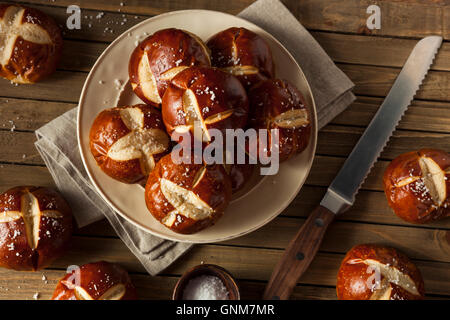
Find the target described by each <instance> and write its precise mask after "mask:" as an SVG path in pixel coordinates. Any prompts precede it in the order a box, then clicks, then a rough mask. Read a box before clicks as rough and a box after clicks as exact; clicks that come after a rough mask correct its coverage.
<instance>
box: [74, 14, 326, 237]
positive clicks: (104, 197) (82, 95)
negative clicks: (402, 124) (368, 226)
mask: <svg viewBox="0 0 450 320" xmlns="http://www.w3.org/2000/svg"><path fill="white" fill-rule="evenodd" d="M195 12H202V13H208V12H209V13H214V14H220V15H224V16H230V17H233V18H234V19H238V20H242V21H245V23H248V24H251V25H253V26H254V27H256V28H257V29H259V30H262V31H263V32H264V33H265V36H268V37H269V38H270V39H271V40H272V41H274V42H275V43H276V44H277V45H279V46H280V47H281V48H282V49H283V50H284V51H285V53H286V54H287V55H288V56H289V57H290V58H291V59H292V61H293V62H294V63H295V64H296V65H297V67H298V69H299V70H300V73H301V74H300V75H301V77H302V78H303V79H304V81H305V84H306V87H307V89H308V91H309V94H310V96H311V102H312V106H310V108H311V109H312V111H313V113H314V125H313V131H314V132H313V134H312V136H311V137H310V139H311V140H312V141H313V146H312V151H311V152H312V157H311V159H310V160H309V163H308V165H307V172H306V174H305V176H304V179H303V181H301V183H299V186H298V188H297V190H295V192H293V193H292V196H291V197H290V198H289V199H288V200H287V201H286V202H285V203H286V205H285V206H281V207H280V208H279V209H278V210H277V211H276V212H274V213H273V214H272V215H271V216H270V217H269V218H267V219H265V220H263V221H261V223H259V224H257V225H255V226H254V227H253V228H250V229H248V230H246V231H243V232H241V233H238V234H233V235H230V236H227V237H221V238H217V239H214V240H195V239H189V238H186V239H176V238H171V237H170V236H167V235H165V234H160V233H158V232H155V231H154V230H151V229H149V228H147V227H145V226H144V225H142V224H141V223H140V222H138V221H136V220H135V219H133V218H132V217H130V216H129V215H127V214H125V213H123V212H121V210H119V209H118V208H117V207H116V206H115V205H114V204H113V203H112V201H111V200H110V199H109V198H108V196H107V195H106V194H104V192H103V191H102V190H101V189H100V188H99V186H98V185H97V181H96V179H95V178H94V175H93V174H92V172H91V171H90V168H89V166H88V164H87V161H86V154H85V153H84V152H83V148H82V142H81V129H80V126H81V124H80V118H81V116H82V115H81V114H82V108H81V105H82V104H83V102H84V99H85V91H86V90H87V87H88V84H89V83H90V82H91V80H92V79H91V78H92V75H93V73H94V72H95V70H96V69H97V66H98V65H99V64H100V63H101V62H102V61H103V59H104V57H105V55H106V54H107V53H108V51H109V50H110V49H111V48H112V47H113V46H115V45H116V43H118V42H119V41H122V39H123V38H124V37H126V35H127V34H128V33H129V32H133V31H134V30H135V29H137V28H139V27H140V26H142V25H144V24H147V23H150V22H152V21H154V20H157V19H161V18H165V17H167V16H170V15H175V14H181V15H183V14H189V13H195ZM127 81H128V80H127ZM77 107H78V110H77V141H78V149H79V151H80V156H81V161H82V163H83V166H84V169H85V170H86V173H87V175H88V177H89V180H90V182H91V183H92V185H93V186H94V188H95V191H96V192H97V193H98V194H99V195H100V197H101V198H102V200H103V201H105V202H106V203H107V204H108V206H109V207H111V208H112V209H113V210H114V212H115V213H117V214H119V215H120V216H121V217H122V218H124V219H125V220H126V221H128V222H130V223H131V224H133V225H134V226H136V227H138V228H139V229H141V230H143V231H145V232H148V233H150V234H152V235H154V236H156V237H159V238H162V239H166V240H170V241H176V242H183V243H192V244H195V243H198V244H201V243H216V242H222V241H226V240H231V239H235V238H238V237H241V236H243V235H246V234H249V233H251V232H253V231H256V230H258V229H260V228H262V227H263V226H265V225H266V224H268V223H269V222H270V221H272V220H273V219H275V218H276V217H278V216H279V215H280V213H281V212H282V211H283V210H284V209H286V208H287V207H288V206H289V205H290V204H291V203H292V201H293V200H294V199H295V197H297V195H298V193H299V192H300V190H301V189H302V187H303V186H304V184H305V181H306V179H307V178H308V176H309V174H310V172H311V168H312V164H313V161H314V159H315V154H316V149H317V138H318V131H319V129H318V119H317V108H316V102H315V99H314V95H313V92H312V90H311V86H310V84H309V82H308V79H307V78H306V76H305V73H304V72H303V69H302V68H301V67H300V65H299V64H298V62H297V60H296V59H295V58H294V57H293V56H292V54H291V53H290V52H289V50H287V49H286V47H285V46H284V45H283V44H282V43H281V42H280V41H278V39H277V38H275V37H274V36H273V35H272V34H271V33H270V32H268V31H266V30H265V29H264V28H262V27H260V26H258V25H257V24H255V23H253V22H251V21H249V20H246V19H244V18H241V17H239V16H237V15H233V14H230V13H225V12H221V11H215V10H206V9H187V10H175V11H170V12H166V13H162V14H159V15H156V16H154V17H150V18H148V19H145V20H144V21H141V22H140V23H138V24H136V25H134V26H132V27H130V28H129V29H127V30H125V31H124V32H123V33H122V34H120V35H119V36H118V37H117V38H116V39H114V40H113V41H112V42H111V43H110V44H109V45H108V46H107V47H106V49H105V50H104V51H103V52H102V53H101V54H100V56H99V57H98V58H97V60H96V61H95V63H94V65H93V66H92V68H91V70H90V71H89V74H88V76H87V77H86V80H85V82H84V84H83V88H82V90H81V93H80V98H79V101H78V106H77ZM149 214H150V213H149ZM105 217H106V216H105Z"/></svg>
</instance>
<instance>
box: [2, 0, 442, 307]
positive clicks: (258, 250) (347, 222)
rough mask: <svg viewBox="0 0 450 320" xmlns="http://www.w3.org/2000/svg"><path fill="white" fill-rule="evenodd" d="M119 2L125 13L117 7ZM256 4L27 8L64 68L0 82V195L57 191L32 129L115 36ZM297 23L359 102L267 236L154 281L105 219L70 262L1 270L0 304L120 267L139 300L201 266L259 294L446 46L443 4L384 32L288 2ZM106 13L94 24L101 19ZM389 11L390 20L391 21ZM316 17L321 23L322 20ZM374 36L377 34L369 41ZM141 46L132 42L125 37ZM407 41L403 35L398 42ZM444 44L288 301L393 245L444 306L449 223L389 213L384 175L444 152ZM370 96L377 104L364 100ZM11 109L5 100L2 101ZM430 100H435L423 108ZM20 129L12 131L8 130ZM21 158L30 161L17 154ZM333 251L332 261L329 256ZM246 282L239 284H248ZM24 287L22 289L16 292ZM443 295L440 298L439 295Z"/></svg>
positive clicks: (402, 2) (194, 257) (356, 8)
mask: <svg viewBox="0 0 450 320" xmlns="http://www.w3.org/2000/svg"><path fill="white" fill-rule="evenodd" d="M121 2H123V3H124V4H125V5H124V6H121V5H120V3H121ZM252 2H253V0H230V1H226V2H224V1H220V0H194V1H190V2H185V1H182V0H168V1H156V0H152V1H145V4H143V2H142V1H140V0H92V1H84V0H78V1H72V0H56V1H55V2H49V1H47V0H24V3H32V6H34V7H37V8H39V9H41V10H42V11H44V12H46V13H48V14H50V15H52V16H53V17H54V18H55V19H56V21H57V22H58V23H59V24H60V25H61V27H62V28H63V30H64V32H63V33H64V38H65V43H64V44H65V46H64V51H63V60H62V62H61V64H60V66H59V70H58V71H57V72H56V74H55V75H53V76H52V77H51V78H49V79H48V80H46V81H45V82H42V83H40V84H36V85H33V86H25V85H21V86H17V87H16V86H13V85H11V84H10V83H9V82H8V81H6V80H0V147H1V148H2V150H3V151H4V152H3V153H2V156H1V157H0V191H3V190H5V189H7V188H8V187H11V186H15V185H23V184H35V185H44V186H54V182H53V181H52V179H51V177H50V175H49V172H48V170H47V169H46V168H45V167H42V160H41V159H40V157H39V156H38V154H37V153H36V150H35V149H34V146H33V142H34V139H35V138H34V134H33V131H34V130H35V129H37V128H39V127H40V126H42V125H44V124H45V123H47V122H48V121H50V120H51V119H53V118H55V117H56V116H58V115H60V114H62V113H64V112H65V111H67V110H70V109H71V108H73V107H75V106H76V104H77V101H78V98H79V94H80V91H81V87H82V85H83V83H84V80H85V78H86V76H87V72H89V71H90V69H91V68H92V66H93V64H94V63H95V61H96V59H97V57H98V56H99V54H100V53H101V52H102V51H103V50H104V49H105V48H106V47H107V45H108V44H109V43H110V42H111V41H113V40H114V39H115V38H116V37H117V36H118V35H119V34H121V33H122V32H124V31H125V30H127V29H128V28H130V27H131V26H133V25H135V24H137V23H139V22H141V21H143V20H144V19H147V18H148V17H150V16H152V15H155V14H159V13H163V12H168V11H172V10H180V9H191V8H203V9H214V10H219V11H224V12H229V13H233V14H235V13H238V12H239V11H240V10H242V9H244V8H245V7H246V6H248V5H249V4H250V3H252ZM283 2H284V3H285V4H286V6H287V7H288V8H289V9H291V10H292V11H293V12H294V14H295V15H296V16H297V18H298V19H299V20H300V21H301V23H302V24H303V25H304V26H306V27H307V28H309V29H310V30H312V34H313V36H314V37H315V38H316V39H317V41H318V42H319V43H320V44H321V46H323V48H324V49H325V51H326V52H327V53H328V54H329V55H330V56H331V58H332V59H333V60H334V61H335V62H336V63H338V66H339V67H340V68H341V69H342V70H343V71H344V72H345V73H346V74H347V75H348V76H349V77H350V78H351V79H352V80H353V81H354V82H355V84H356V87H355V92H356V93H357V94H358V95H359V96H358V100H357V101H356V102H355V103H353V104H352V105H351V106H349V108H348V109H347V110H346V111H344V112H343V113H342V114H341V115H339V116H338V117H336V118H335V119H334V120H333V122H332V124H331V125H329V126H327V127H326V128H325V129H324V130H322V132H321V133H320V135H319V144H318V149H317V150H318V154H319V155H318V156H317V157H316V159H315V161H314V164H313V168H312V171H311V174H310V176H309V177H308V180H307V183H306V185H305V186H304V187H303V188H302V190H301V192H300V194H299V195H298V196H297V197H296V199H295V200H294V201H293V203H292V204H291V205H290V206H289V207H288V208H286V210H285V211H284V212H283V213H282V215H281V216H280V217H278V218H276V219H275V220H273V221H272V222H271V223H269V224H268V225H267V226H265V227H264V228H262V229H260V230H258V231H256V232H253V233H251V234H249V235H246V236H244V237H242V238H239V239H233V240H230V241H227V242H226V243H223V244H220V245H202V246H196V247H195V248H194V249H193V250H192V251H190V252H189V253H188V254H187V255H185V256H184V257H182V258H181V259H180V260H178V261H177V262H176V263H174V264H173V265H172V266H171V267H170V268H168V269H167V270H166V271H165V272H164V273H163V275H161V276H158V277H150V276H148V275H147V274H145V270H144V269H143V268H142V266H141V265H140V264H139V262H138V261H137V260H136V258H135V257H134V256H133V255H132V254H131V253H130V252H129V250H128V249H127V248H126V247H125V246H124V244H123V243H122V242H121V241H120V240H119V239H118V238H117V236H116V234H115V232H114V230H113V229H112V228H111V226H109V224H108V223H107V222H106V221H105V220H103V221H100V222H97V223H95V224H93V225H90V226H88V227H86V228H83V229H81V230H77V231H76V235H77V236H75V238H74V243H73V246H72V247H71V249H70V250H69V251H68V252H67V254H66V255H65V256H64V257H62V258H61V259H59V260H58V261H56V262H55V263H54V264H53V265H52V267H51V268H52V269H50V270H45V271H44V273H45V274H46V277H47V279H48V280H47V283H45V281H43V280H42V273H40V272H37V273H18V272H14V271H10V270H4V269H2V270H0V299H14V298H21V299H31V298H32V296H33V294H34V293H35V292H40V298H43V299H45V298H48V297H50V295H51V293H52V291H53V288H54V285H55V284H56V281H57V279H58V278H59V277H61V276H62V275H63V274H64V270H65V268H66V267H67V266H68V265H70V264H82V263H87V262H92V261H96V260H99V259H105V260H109V261H114V262H119V263H121V264H122V265H124V266H125V267H126V268H127V269H128V270H129V271H130V272H131V273H132V279H133V280H134V282H135V283H136V285H137V287H138V291H139V294H140V296H141V298H145V299H167V298H170V294H171V290H172V288H173V285H174V284H175V282H176V280H177V279H178V276H179V275H180V274H181V273H183V272H184V271H185V270H186V269H188V268H190V267H192V266H194V265H197V264H199V263H201V262H202V261H203V262H210V263H215V264H219V265H221V266H223V267H225V268H227V269H228V270H229V271H231V272H232V273H233V274H234V275H235V277H236V278H238V281H239V285H240V286H241V295H242V296H243V298H244V299H247V298H253V299H257V298H259V297H261V295H262V292H263V289H264V286H265V282H266V281H267V279H268V278H269V276H270V274H271V272H272V269H273V267H274V266H275V264H276V262H277V261H278V259H279V258H280V257H281V254H282V252H283V251H282V249H284V248H285V247H286V245H287V244H288V242H289V240H290V239H291V238H292V237H293V236H294V235H295V234H296V232H297V230H298V228H299V227H300V226H301V225H302V224H303V223H304V221H305V217H307V215H308V213H309V212H310V211H311V210H312V209H313V208H314V207H315V206H317V204H318V203H319V201H320V199H321V197H322V196H323V194H324V193H325V190H326V187H327V186H328V185H329V183H330V182H331V180H332V179H333V178H334V176H335V175H336V173H337V171H338V170H339V168H340V167H341V165H342V163H343V161H344V160H345V157H346V155H348V153H349V152H350V150H351V148H352V146H353V145H354V144H355V143H356V141H357V139H358V137H359V136H360V135H361V133H362V131H363V127H365V126H366V125H367V124H368V123H369V121H370V120H371V118H372V117H373V115H374V114H375V112H376V110H377V109H378V107H379V105H380V104H381V102H382V97H384V96H385V95H386V93H387V92H388V90H389V89H390V87H391V85H392V83H393V81H394V80H395V77H396V76H397V74H398V72H399V71H400V69H399V68H400V67H401V66H402V65H403V63H404V61H405V60H406V58H407V56H408V55H409V53H410V51H411V49H412V48H413V46H414V45H415V43H416V42H417V39H418V38H420V37H423V36H425V35H429V34H441V35H443V36H444V38H445V39H447V40H449V39H450V32H449V28H450V23H448V21H450V9H449V5H450V3H449V2H448V1H447V0H410V1H406V0H384V1H382V2H378V3H377V4H379V5H380V6H381V9H382V29H381V30H378V31H373V32H372V31H369V30H367V28H365V27H364V25H365V19H366V18H367V16H368V15H367V14H366V13H365V9H366V8H367V6H368V5H369V4H372V3H373V1H370V0H346V1H337V0H332V1H330V0H302V1H297V0H283ZM70 4H79V5H80V6H81V8H82V29H81V30H67V28H65V21H66V18H67V16H68V15H67V14H66V7H67V6H68V5H70ZM100 12H103V15H101V17H99V18H98V19H97V15H98V14H99V13H100ZM388 13H389V14H388ZM318 17H320V18H318ZM369 34H372V35H381V36H382V37H378V36H368V35H369ZM130 36H131V37H136V36H137V35H133V34H132V35H130ZM398 37H403V38H398ZM449 71H450V44H449V43H448V42H444V43H443V46H442V47H441V49H440V51H439V54H438V55H437V57H436V60H435V64H434V65H433V66H432V71H431V72H430V73H429V76H428V77H427V79H426V80H425V82H424V85H423V86H422V88H421V90H420V91H419V92H418V94H417V99H418V100H415V101H414V102H413V104H412V106H411V107H410V108H409V109H408V111H407V113H406V115H405V117H404V118H403V119H402V121H401V123H400V124H399V127H398V128H399V129H400V130H398V131H396V133H395V134H394V136H393V138H392V140H391V142H390V143H389V145H388V146H387V148H386V149H385V150H384V152H383V154H382V159H383V160H381V161H379V162H378V163H377V164H376V165H375V167H374V169H373V170H372V172H371V173H370V175H369V177H368V179H367V180H366V181H365V183H364V185H363V190H361V191H360V193H359V194H358V195H357V198H356V203H355V205H354V206H353V207H352V208H351V209H350V210H349V211H348V212H346V213H345V214H344V215H342V216H340V217H338V219H337V221H336V222H335V223H333V225H332V226H331V227H330V229H329V233H328V234H327V235H326V237H325V239H324V242H323V243H322V246H321V252H320V253H319V255H318V256H317V258H316V259H315V260H314V261H313V263H312V266H311V268H310V269H309V270H308V271H307V272H306V274H305V275H304V277H303V278H302V279H301V281H300V282H299V283H300V285H297V286H296V287H295V288H294V292H293V295H292V298H293V299H306V298H312V299H335V298H336V296H335V291H334V285H335V276H336V273H337V269H338V267H339V265H340V262H341V260H342V258H343V256H344V253H345V252H346V251H347V250H349V249H350V248H351V246H353V245H355V244H359V243H363V242H375V243H380V244H387V245H393V246H396V247H397V248H399V249H401V250H402V251H404V252H405V253H406V254H408V255H409V256H410V257H412V258H413V259H414V262H415V263H416V264H417V265H418V266H419V268H420V270H421V272H422V274H423V276H424V278H425V284H426V290H427V293H428V294H431V297H432V298H436V297H441V296H448V297H450V272H449V270H450V259H449V257H450V251H449V250H450V249H449V246H450V244H449V242H450V241H449V239H450V233H449V232H450V231H449V230H450V219H446V220H442V221H440V222H435V223H433V224H430V225H425V226H412V225H410V224H408V223H406V222H404V221H402V220H400V219H399V218H397V217H396V216H395V215H394V214H393V213H392V211H391V210H390V208H389V207H388V206H387V203H386V200H385V197H384V193H383V192H382V187H381V176H382V173H383V171H384V169H385V167H386V166H387V164H388V161H386V160H389V159H392V158H393V157H395V156H396V155H398V154H399V153H401V152H405V151H409V150H411V147H412V146H414V148H418V147H438V148H442V149H447V150H450V146H449V143H450V138H449V134H450V118H449V117H448V115H449V114H450V77H449V74H450V73H449ZM369 96H372V97H369ZM7 100H8V102H6V101H7ZM425 100H434V101H425ZM12 127H13V128H15V130H16V131H15V132H10V129H11V128H12ZM23 155H25V158H24V157H23ZM325 252H328V253H325ZM243 279H245V280H243ZM19 287H20V288H19ZM436 295H438V296H436Z"/></svg>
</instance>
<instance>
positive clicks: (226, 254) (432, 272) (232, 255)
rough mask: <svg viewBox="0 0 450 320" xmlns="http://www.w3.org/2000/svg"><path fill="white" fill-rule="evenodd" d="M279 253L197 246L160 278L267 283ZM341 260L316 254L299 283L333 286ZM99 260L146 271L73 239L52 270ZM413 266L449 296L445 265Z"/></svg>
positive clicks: (94, 242) (127, 257)
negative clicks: (210, 275) (220, 275)
mask: <svg viewBox="0 0 450 320" xmlns="http://www.w3.org/2000/svg"><path fill="white" fill-rule="evenodd" d="M282 252H283V251H282V250H278V249H256V248H246V247H234V246H221V245H197V246H194V247H193V249H191V250H190V251H189V252H188V253H187V254H186V255H184V256H183V257H182V258H180V259H179V260H177V261H176V262H174V264H173V265H171V266H170V267H169V268H168V269H167V270H166V271H164V272H163V275H180V274H182V273H184V272H185V271H186V270H188V269H189V268H191V267H193V266H195V265H198V264H200V263H202V262H204V263H213V264H218V265H220V266H222V267H224V268H226V269H227V270H229V271H230V272H231V273H232V274H233V275H234V276H235V277H236V278H238V279H246V280H262V281H267V279H268V278H269V276H270V274H271V272H272V269H273V267H274V266H275V263H276V262H277V261H278V259H279V258H280V257H281V254H282ZM343 257H344V255H343V254H331V253H323V252H321V253H319V254H318V256H317V257H316V259H315V260H314V261H313V263H312V265H311V267H310V268H309V269H308V271H307V272H306V273H305V275H304V277H303V278H302V279H301V280H300V282H299V283H302V284H310V285H325V286H334V285H335V281H336V274H337V270H338V268H339V265H340V263H341V260H342V259H343ZM74 258H75V259H74ZM100 259H102V260H106V261H115V262H117V263H119V264H121V265H123V266H124V267H125V268H126V269H127V270H129V271H130V272H145V270H144V269H143V267H142V265H141V264H140V263H139V261H138V260H137V259H136V258H135V257H134V256H133V255H132V253H131V252H130V251H129V250H128V249H127V248H126V247H125V245H124V244H123V242H122V241H120V240H118V239H98V238H86V237H82V238H78V237H76V238H75V239H74V242H73V245H72V247H71V248H70V249H69V250H68V252H67V254H66V255H65V256H63V257H61V258H60V259H58V260H57V261H55V262H54V263H53V265H52V267H53V268H58V269H65V268H66V267H67V266H68V265H72V264H74V263H77V264H80V265H81V264H84V263H88V262H92V261H97V260H100ZM415 263H416V264H417V266H418V267H419V269H420V270H421V271H422V275H423V277H424V280H425V285H426V288H427V292H428V293H429V294H442V295H450V273H449V272H448V268H449V264H448V263H443V262H432V261H421V260H415Z"/></svg>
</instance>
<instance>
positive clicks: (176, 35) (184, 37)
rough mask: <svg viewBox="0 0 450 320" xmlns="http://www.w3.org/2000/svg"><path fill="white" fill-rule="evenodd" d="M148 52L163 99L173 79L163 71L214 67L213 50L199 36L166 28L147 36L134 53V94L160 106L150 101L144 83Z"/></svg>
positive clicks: (130, 70) (131, 69) (131, 65)
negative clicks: (163, 76)
mask: <svg viewBox="0 0 450 320" xmlns="http://www.w3.org/2000/svg"><path fill="white" fill-rule="evenodd" d="M145 53H146V54H147V56H148V59H149V66H150V69H151V71H152V73H153V74H154V75H155V80H156V85H157V89H158V93H159V96H160V97H161V98H162V97H163V95H164V92H165V91H166V89H167V86H168V85H169V82H170V79H167V80H164V79H161V77H160V76H161V74H163V73H164V72H166V71H167V70H170V69H172V68H175V67H181V66H187V67H190V66H206V67H208V66H211V61H210V58H209V51H208V49H207V47H206V45H205V44H204V43H203V42H202V40H201V39H199V38H198V37H197V36H195V35H193V34H191V33H189V32H187V31H184V30H180V29H174V28H171V29H164V30H160V31H158V32H155V33H154V34H153V35H151V36H149V37H147V38H146V39H144V40H143V41H142V42H141V43H140V44H139V45H138V46H137V47H136V49H134V51H133V53H132V54H131V57H130V61H129V65H128V73H129V77H130V81H131V83H133V84H135V85H136V87H135V88H134V89H133V90H134V93H136V95H137V96H138V97H139V98H141V99H142V101H144V102H145V103H147V104H152V105H154V106H159V104H158V103H157V102H155V101H151V100H149V99H148V98H147V97H146V96H145V94H144V92H143V91H142V87H141V85H140V80H139V73H138V67H139V63H140V61H141V59H142V58H143V57H144V54H145Z"/></svg>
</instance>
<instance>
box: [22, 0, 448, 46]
mask: <svg viewBox="0 0 450 320" xmlns="http://www.w3.org/2000/svg"><path fill="white" fill-rule="evenodd" d="M24 2H25V3H32V4H33V5H36V4H37V6H39V7H41V8H42V9H46V10H49V11H51V10H54V11H57V10H58V8H61V7H66V6H68V5H70V4H72V1H71V0H62V1H58V2H57V3H56V2H55V3H51V4H50V5H51V6H48V2H47V1H44V0H36V1H24ZM252 2H253V1H252V0H246V1H242V0H235V1H227V2H223V1H206V0H205V1H198V2H197V3H196V4H195V6H196V8H202V9H211V10H218V11H225V12H228V13H231V14H237V13H238V12H240V11H241V10H243V9H244V8H246V7H247V6H248V5H250V4H251V3H252ZM283 2H284V4H285V5H286V6H287V7H288V9H290V11H291V12H292V13H293V14H294V15H295V16H296V17H297V18H298V19H299V20H300V21H301V22H302V24H303V25H304V26H305V27H306V28H309V29H319V30H327V31H340V32H352V33H358V34H361V33H363V34H371V35H391V36H400V37H420V36H426V35H430V34H440V35H442V36H443V37H444V38H445V39H449V38H450V29H449V28H450V26H449V25H448V24H446V23H445V22H446V19H447V18H448V17H450V6H449V5H448V4H447V5H446V3H445V2H444V3H436V2H435V1H427V2H426V3H423V2H418V1H417V2H416V1H397V0H391V1H388V0H386V1H383V2H381V3H379V4H378V5H379V6H380V7H381V14H382V28H381V29H380V30H368V29H367V27H366V19H367V18H368V15H367V13H366V8H367V7H368V6H369V5H371V4H373V1H370V0H363V1H361V0H348V1H346V2H345V3H341V2H340V3H335V2H330V1H328V0H303V1H295V0H285V1H283ZM123 3H124V5H123V6H120V1H115V2H114V1H99V0H97V1H89V2H88V3H83V5H82V7H83V8H87V9H89V11H93V12H97V11H99V10H100V11H103V12H107V13H108V14H117V13H119V14H123V13H126V14H145V15H156V14H160V13H164V12H168V11H173V10H180V9H191V8H192V5H191V4H189V3H186V2H181V1H164V2H163V1H158V2H152V3H148V2H146V3H145V5H144V3H143V2H142V3H140V4H139V3H138V2H134V1H133V3H132V4H131V5H127V3H126V1H125V2H123ZM42 4H46V6H43V5H42ZM59 10H61V9H59ZM83 11H86V9H85V10H83ZM317 16H321V19H317V18H316V17H317ZM399 17H400V18H401V20H400V23H399Z"/></svg>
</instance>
